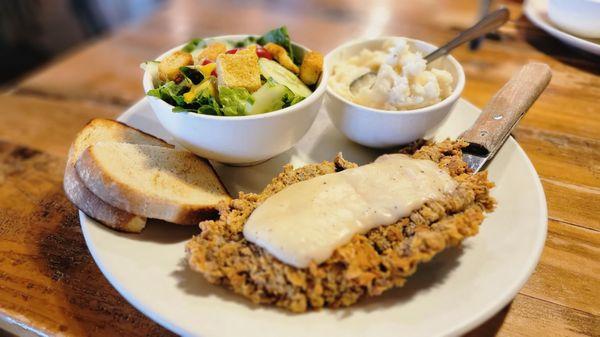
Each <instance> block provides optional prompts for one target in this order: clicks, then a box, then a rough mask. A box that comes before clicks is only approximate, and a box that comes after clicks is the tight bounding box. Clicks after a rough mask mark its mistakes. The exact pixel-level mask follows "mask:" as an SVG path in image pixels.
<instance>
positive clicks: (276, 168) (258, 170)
mask: <svg viewBox="0 0 600 337" xmlns="http://www.w3.org/2000/svg"><path fill="white" fill-rule="evenodd" d="M297 152H298V151H297V150H296V148H291V149H289V150H287V151H286V152H284V153H282V154H280V155H278V156H276V157H273V158H271V159H269V160H267V161H265V162H263V163H260V164H257V165H253V166H230V165H225V164H221V163H216V162H213V167H214V168H215V171H217V174H218V175H219V177H220V178H221V181H222V182H223V184H225V187H226V188H227V191H228V192H229V194H230V195H231V196H232V197H233V198H237V196H238V193H239V192H242V191H243V192H252V193H260V191H262V190H263V188H265V186H267V184H269V183H270V182H271V180H272V179H273V178H275V177H276V176H277V175H278V174H279V173H280V172H282V171H283V166H284V165H286V164H289V163H290V162H291V161H292V158H293V157H294V156H295V155H296V153H297Z"/></svg>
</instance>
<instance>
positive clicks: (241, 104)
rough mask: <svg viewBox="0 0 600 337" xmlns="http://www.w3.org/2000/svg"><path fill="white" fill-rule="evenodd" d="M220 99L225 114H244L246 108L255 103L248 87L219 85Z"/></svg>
mask: <svg viewBox="0 0 600 337" xmlns="http://www.w3.org/2000/svg"><path fill="white" fill-rule="evenodd" d="M219 100H220V101H221V105H222V106H223V108H222V112H223V115H225V116H244V115H246V108H247V106H249V105H252V104H253V103H254V99H253V98H252V95H250V93H249V92H248V90H247V89H246V88H229V87H224V86H223V87H219Z"/></svg>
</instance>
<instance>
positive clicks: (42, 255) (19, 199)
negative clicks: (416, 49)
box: [0, 0, 600, 336]
mask: <svg viewBox="0 0 600 337" xmlns="http://www.w3.org/2000/svg"><path fill="white" fill-rule="evenodd" d="M504 3H505V4H506V5H508V6H509V8H510V9H511V12H512V14H511V21H510V22H509V23H508V24H507V25H505V26H504V27H503V28H502V29H501V31H500V33H501V34H500V40H489V39H488V40H486V41H485V42H484V43H483V45H482V47H481V49H480V50H478V51H476V52H472V51H469V50H468V49H467V48H466V47H461V48H458V49H457V50H455V51H454V52H453V55H454V56H455V57H456V58H457V59H458V60H459V61H460V62H461V63H462V64H463V66H464V68H465V72H466V74H467V84H466V87H465V91H464V95H463V97H465V98H466V99H468V100H469V101H471V102H473V103H474V104H475V105H477V106H479V107H482V106H483V104H484V103H485V102H486V101H487V100H488V99H489V98H490V97H491V96H492V94H493V93H494V92H496V91H497V90H498V89H499V88H500V87H501V85H502V84H503V83H504V82H505V81H507V80H508V78H509V77H510V76H511V74H512V73H513V72H514V71H516V70H518V69H519V68H520V67H521V66H522V65H524V64H525V63H527V62H532V61H536V62H544V63H547V64H549V65H550V67H551V68H552V71H553V78H552V81H551V83H550V85H549V87H548V88H547V90H546V91H545V92H544V94H542V96H541V97H540V99H539V100H538V101H537V102H536V104H535V105H534V106H533V108H532V109H531V110H530V111H529V112H528V114H527V115H526V117H525V118H524V119H523V120H522V121H521V122H520V124H519V126H518V127H517V128H516V129H515V131H514V132H513V135H514V136H515V138H516V139H517V140H518V142H519V143H520V144H521V146H522V147H523V148H524V149H525V151H526V152H527V155H528V156H529V158H530V159H531V160H532V162H533V164H534V166H535V168H536V170H537V172H538V173H539V175H540V177H541V179H542V184H543V186H544V190H545V192H546V198H547V201H548V214H549V230H548V239H547V241H546V246H545V249H544V251H543V254H542V257H541V260H540V262H539V265H538V266H537V269H536V271H535V272H534V274H533V275H532V277H531V278H530V279H529V281H528V282H527V284H526V285H525V286H524V287H523V289H521V291H520V293H519V294H518V295H517V296H516V298H515V299H514V300H513V301H512V303H511V304H510V305H509V306H507V307H506V308H504V309H503V310H502V311H501V312H500V313H498V314H497V315H495V316H494V317H493V318H492V319H490V320H489V321H488V322H486V323H484V324H483V325H482V326H480V327H478V328H477V329H475V330H473V331H472V332H470V333H469V334H468V336H492V335H497V336H599V335H600V320H599V315H600V233H599V231H600V76H599V75H600V60H599V58H598V57H595V56H592V55H589V54H585V53H584V52H579V51H576V50H573V49H570V48H569V47H567V46H566V45H564V44H562V43H560V42H559V41H558V40H556V39H554V38H552V37H550V36H549V35H547V34H545V33H544V32H543V31H541V30H539V29H538V28H536V27H534V26H533V25H532V24H531V23H530V22H529V21H528V20H527V19H526V18H525V17H524V16H523V15H522V13H521V4H520V3H519V2H504ZM476 4H477V2H476V1H471V0H444V1H433V0H428V1H399V0H398V1H391V0H390V1H385V0H379V1H359V0H347V1H336V0H326V1H316V0H315V1H313V0H308V1H301V0H288V1H282V0H273V1H257V2H242V1H234V0H219V1H212V0H209V1H203V2H196V1H191V0H190V1H170V2H167V3H166V4H165V5H164V6H163V7H162V8H160V9H159V10H158V11H157V12H156V13H155V14H154V15H152V16H151V17H149V18H148V19H146V20H145V21H142V22H139V23H135V24H133V25H130V26H127V27H124V28H122V29H120V30H118V31H116V32H114V33H113V34H110V35H107V36H104V37H102V38H100V39H98V40H96V41H93V42H91V43H89V44H87V45H85V46H83V47H80V48H77V49H75V50H72V51H69V52H67V53H66V54H65V55H64V56H62V57H60V58H59V59H58V60H56V61H55V62H53V63H52V64H50V65H49V66H46V67H44V68H43V69H39V70H38V71H35V72H33V73H32V74H30V75H29V76H27V77H26V78H24V79H23V80H22V81H20V82H19V83H18V84H17V85H16V87H15V88H13V89H11V90H10V91H9V92H5V93H4V94H0V242H1V244H0V326H1V327H4V328H5V329H9V330H10V331H13V332H17V333H26V334H28V335H57V336H82V335H85V336H168V335H171V334H170V333H169V332H168V331H167V330H165V329H163V328H162V327H160V326H159V325H157V324H156V323H154V322H152V321H151V320H149V319H148V318H146V317H145V316H143V315H142V314H141V313H139V312H138V311H136V310H135V309H134V308H133V307H132V306H131V305H129V304H128V303H127V302H126V301H125V300H124V299H123V298H122V297H121V296H120V295H119V294H118V293H117V292H116V291H115V290H114V289H113V288H112V287H111V286H110V285H109V284H108V282H107V281H106V279H105V278H104V277H103V276H102V274H101V273H100V271H99V269H98V268H97V266H96V265H95V264H94V261H93V260H92V258H91V256H90V254H89V252H88V250H87V248H86V246H85V243H84V240H83V237H82V235H81V229H80V226H79V222H78V218H77V211H76V209H75V208H74V207H73V206H72V205H71V204H70V203H69V202H68V201H67V199H66V198H65V196H64V194H63V192H62V187H61V184H62V172H63V166H64V163H65V158H66V154H67V149H68V146H69V144H70V142H71V141H72V138H73V136H74V135H75V133H76V132H77V131H78V130H79V129H80V128H81V127H82V126H83V125H84V124H85V123H86V122H87V121H88V120H89V119H91V118H93V117H116V116H117V115H118V114H119V113H121V112H122V111H123V110H124V109H126V108H127V107H128V106H129V105H131V104H133V103H134V102H136V101H137V100H138V99H140V98H141V97H142V96H143V91H142V87H141V70H139V68H138V65H139V63H140V62H142V61H144V60H148V59H152V58H154V57H155V56H157V55H159V54H160V53H161V52H162V51H164V50H166V49H167V48H170V47H172V46H175V45H177V44H180V43H183V42H185V41H186V40H188V39H190V38H191V37H202V36H211V35H220V34H226V33H227V34H235V33H260V32H263V31H265V30H267V29H269V28H271V27H274V26H278V25H282V24H286V25H287V26H288V28H289V30H290V31H291V33H292V35H293V38H294V39H295V40H297V41H298V42H300V43H302V44H306V45H308V46H310V47H311V48H313V49H317V50H321V51H323V52H327V51H329V50H331V49H333V48H334V47H335V46H336V45H338V44H340V43H341V42H343V41H345V40H348V39H350V38H354V37H361V36H365V37H366V36H376V35H404V36H410V37H414V38H419V39H423V40H427V41H431V42H432V43H436V44H441V43H443V42H444V41H445V40H448V39H450V38H451V37H453V36H454V35H455V34H456V33H457V32H458V31H459V30H461V29H463V28H465V27H468V26H469V25H471V24H472V23H473V22H474V21H475V20H476V16H477V8H476ZM0 335H2V333H0Z"/></svg>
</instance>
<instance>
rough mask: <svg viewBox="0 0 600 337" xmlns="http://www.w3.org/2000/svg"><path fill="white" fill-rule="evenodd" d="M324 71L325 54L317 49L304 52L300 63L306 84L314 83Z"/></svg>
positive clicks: (301, 73) (301, 76)
mask: <svg viewBox="0 0 600 337" xmlns="http://www.w3.org/2000/svg"><path fill="white" fill-rule="evenodd" d="M321 72H323V55H322V54H321V53H319V52H316V51H309V52H307V53H305V54H304V58H303V59H302V64H301V65H300V79H301V80H302V82H304V84H306V85H313V84H315V83H317V81H318V80H319V76H321Z"/></svg>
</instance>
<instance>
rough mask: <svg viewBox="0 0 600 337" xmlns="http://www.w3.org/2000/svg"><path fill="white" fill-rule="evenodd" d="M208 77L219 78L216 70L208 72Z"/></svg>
mask: <svg viewBox="0 0 600 337" xmlns="http://www.w3.org/2000/svg"><path fill="white" fill-rule="evenodd" d="M210 75H211V76H214V77H219V76H217V69H215V70H213V71H211V72H210Z"/></svg>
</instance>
